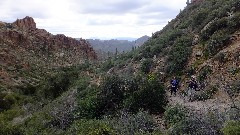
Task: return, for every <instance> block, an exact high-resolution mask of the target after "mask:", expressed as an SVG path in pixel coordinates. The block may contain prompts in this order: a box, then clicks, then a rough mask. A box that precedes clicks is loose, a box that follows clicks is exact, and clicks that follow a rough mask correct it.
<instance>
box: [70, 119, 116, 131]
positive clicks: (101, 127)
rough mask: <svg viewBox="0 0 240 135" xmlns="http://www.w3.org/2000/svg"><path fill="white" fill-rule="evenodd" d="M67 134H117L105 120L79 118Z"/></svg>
mask: <svg viewBox="0 0 240 135" xmlns="http://www.w3.org/2000/svg"><path fill="white" fill-rule="evenodd" d="M67 134H78V135H116V132H115V131H114V130H113V129H112V128H111V126H110V125H109V124H108V123H107V122H105V121H103V120H95V119H92V120H85V119H82V120H78V121H76V122H74V124H73V125H72V126H71V128H70V129H69V130H68V131H67Z"/></svg>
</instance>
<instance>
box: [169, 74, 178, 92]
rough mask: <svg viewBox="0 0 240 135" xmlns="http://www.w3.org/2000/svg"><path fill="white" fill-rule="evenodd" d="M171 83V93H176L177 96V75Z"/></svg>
mask: <svg viewBox="0 0 240 135" xmlns="http://www.w3.org/2000/svg"><path fill="white" fill-rule="evenodd" d="M170 84H171V95H172V94H173V93H174V95H175V96H176V92H177V88H178V84H179V81H178V80H177V79H176V77H175V76H174V78H173V79H172V80H171V82H170Z"/></svg>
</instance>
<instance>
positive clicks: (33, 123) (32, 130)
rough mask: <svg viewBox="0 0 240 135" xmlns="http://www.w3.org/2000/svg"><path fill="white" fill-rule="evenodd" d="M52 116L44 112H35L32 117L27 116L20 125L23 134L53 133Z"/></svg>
mask: <svg viewBox="0 0 240 135" xmlns="http://www.w3.org/2000/svg"><path fill="white" fill-rule="evenodd" d="M52 120H53V117H51V116H50V114H48V113H45V112H38V113H35V114H34V115H33V116H32V117H30V118H28V119H27V120H26V121H25V123H24V124H23V125H22V129H24V133H25V134H31V135H32V134H43V133H45V134H53V132H54V131H53V129H51V128H50V127H53V125H51V121H52Z"/></svg>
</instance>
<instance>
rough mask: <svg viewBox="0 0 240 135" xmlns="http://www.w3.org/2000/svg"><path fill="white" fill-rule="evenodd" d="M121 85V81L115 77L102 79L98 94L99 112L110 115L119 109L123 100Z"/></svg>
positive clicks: (122, 87) (122, 82)
mask: <svg viewBox="0 0 240 135" xmlns="http://www.w3.org/2000/svg"><path fill="white" fill-rule="evenodd" d="M123 84H124V81H123V79H122V78H120V77H119V76H116V75H113V76H107V77H106V78H104V80H103V82H102V84H101V86H100V92H99V94H98V100H99V102H100V108H99V110H98V111H99V112H102V113H112V112H115V111H116V110H117V109H119V108H120V107H121V104H122V102H123V100H124V86H123Z"/></svg>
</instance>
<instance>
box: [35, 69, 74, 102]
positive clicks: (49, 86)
mask: <svg viewBox="0 0 240 135" xmlns="http://www.w3.org/2000/svg"><path fill="white" fill-rule="evenodd" d="M75 78H76V77H75V76H74V75H73V74H69V73H67V72H60V73H57V74H55V75H52V76H49V77H48V78H47V79H46V80H45V81H44V82H42V84H40V90H39V91H38V96H40V97H45V98H48V99H55V98H56V97H58V96H60V95H61V94H62V93H63V92H65V91H67V90H68V88H69V87H70V85H71V84H72V83H73V80H74V79H75Z"/></svg>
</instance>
